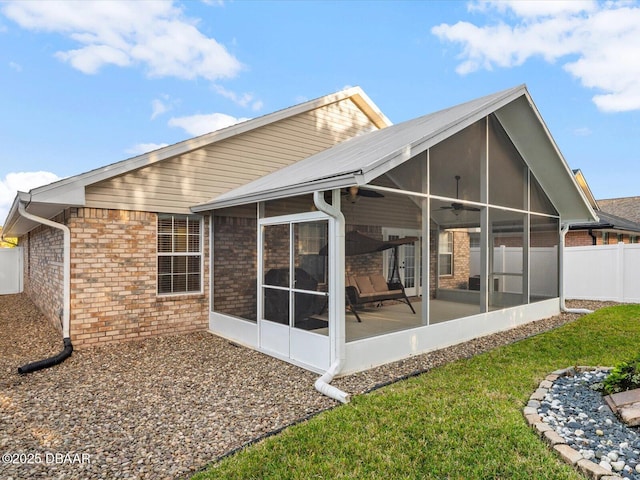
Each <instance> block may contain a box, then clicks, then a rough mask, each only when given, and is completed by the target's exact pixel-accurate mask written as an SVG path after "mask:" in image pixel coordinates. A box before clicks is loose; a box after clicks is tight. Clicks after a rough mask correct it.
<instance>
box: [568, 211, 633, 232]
mask: <svg viewBox="0 0 640 480" xmlns="http://www.w3.org/2000/svg"><path fill="white" fill-rule="evenodd" d="M598 217H599V218H600V220H599V221H597V222H591V223H582V224H574V225H571V226H570V227H569V230H616V231H617V233H632V234H637V233H640V223H636V222H633V221H631V220H628V219H626V218H621V217H618V216H616V215H612V214H610V213H607V212H603V211H602V210H599V211H598Z"/></svg>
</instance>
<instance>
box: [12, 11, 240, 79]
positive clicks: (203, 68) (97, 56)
mask: <svg viewBox="0 0 640 480" xmlns="http://www.w3.org/2000/svg"><path fill="white" fill-rule="evenodd" d="M1 9H2V13H4V15H5V16H7V17H8V18H10V19H11V20H13V21H14V22H16V23H17V24H18V25H20V26H21V27H22V28H25V29H27V30H33V31H44V32H53V33H58V34H60V35H63V36H65V37H67V38H69V39H70V40H73V41H74V42H76V43H77V44H78V46H79V48H76V49H71V50H66V51H59V52H56V54H55V55H56V57H57V58H59V59H60V60H62V61H65V62H68V63H70V64H71V65H72V66H73V67H74V68H76V69H78V70H80V71H81V72H83V73H86V74H95V73H97V72H98V71H99V70H100V69H101V68H102V67H104V66H105V65H116V66H119V67H127V66H132V65H144V66H145V67H146V70H147V73H148V75H149V76H152V77H178V78H184V79H194V78H198V77H202V78H205V79H208V80H216V79H220V78H230V77H234V76H235V75H236V74H237V73H239V71H240V70H241V69H242V64H241V63H240V62H239V61H238V60H237V59H236V58H235V57H234V56H233V55H231V54H230V53H229V52H228V51H227V50H226V48H225V47H224V46H223V45H221V44H219V43H218V42H217V41H216V40H215V39H213V38H209V37H207V36H205V35H204V34H202V33H201V32H200V31H199V30H198V28H197V27H196V25H197V20H196V19H192V18H187V17H186V16H185V15H184V14H183V11H182V9H181V8H179V7H177V6H175V5H174V2H173V1H167V0H165V1H147V2H131V1H115V0H113V1H109V2H104V1H83V2H73V1H57V2H24V1H9V2H7V3H4V4H3V5H2V8H1Z"/></svg>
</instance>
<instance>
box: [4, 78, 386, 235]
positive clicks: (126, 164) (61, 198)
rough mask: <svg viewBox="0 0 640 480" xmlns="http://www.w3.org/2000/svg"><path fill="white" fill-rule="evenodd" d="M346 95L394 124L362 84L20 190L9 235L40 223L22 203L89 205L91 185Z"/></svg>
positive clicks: (31, 206)
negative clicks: (23, 211) (25, 213)
mask: <svg viewBox="0 0 640 480" xmlns="http://www.w3.org/2000/svg"><path fill="white" fill-rule="evenodd" d="M346 98H349V99H350V100H352V101H353V103H355V104H356V105H357V107H358V108H359V109H360V110H361V111H362V112H363V113H364V114H365V115H366V116H367V117H368V118H369V119H370V121H371V123H372V124H373V125H375V126H376V127H377V128H385V127H388V126H390V125H392V123H391V121H390V120H389V119H388V118H387V117H386V116H385V115H384V114H383V113H382V112H381V111H380V109H378V107H377V106H376V105H375V104H374V103H373V102H372V101H371V99H370V98H369V97H368V96H367V95H366V94H365V93H364V91H362V89H361V88H360V87H352V88H348V89H345V90H343V91H340V92H337V93H334V94H330V95H326V96H323V97H320V98H316V99H314V100H310V101H307V102H304V103H301V104H299V105H295V106H292V107H289V108H285V109H283V110H279V111H277V112H274V113H271V114H268V115H264V116H261V117H258V118H255V119H252V120H247V121H245V122H242V123H238V124H236V125H233V126H230V127H227V128H224V129H221V130H216V131H214V132H211V133H207V134H205V135H201V136H199V137H195V138H191V139H188V140H185V141H182V142H179V143H176V144H174V145H169V146H167V147H164V148H160V149H158V150H154V151H152V152H148V153H145V154H143V155H139V156H136V157H133V158H130V159H127V160H123V161H120V162H117V163H113V164H111V165H107V166H105V167H101V168H97V169H94V170H91V171H89V172H86V173H82V174H80V175H75V176H73V177H69V178H65V179H63V180H59V181H57V182H54V183H51V184H49V185H45V186H42V187H38V188H34V189H32V190H31V191H30V192H28V193H25V192H18V194H17V195H16V198H15V199H14V202H13V205H12V207H11V209H10V211H9V214H8V216H7V219H6V221H5V222H4V231H5V233H6V234H7V235H13V236H20V235H23V234H25V233H26V232H28V231H30V230H32V229H33V228H35V227H36V226H37V225H38V224H37V223H35V222H33V221H31V220H27V219H25V218H24V217H21V216H20V215H19V213H18V203H19V202H23V203H24V204H26V205H27V211H28V212H30V213H32V214H35V215H37V216H40V217H44V218H52V217H54V216H55V215H57V214H59V213H60V212H62V211H64V210H65V209H66V208H69V207H82V206H85V204H86V203H85V202H86V200H85V193H86V188H87V187H88V186H91V185H95V184H97V183H99V182H103V181H105V180H109V179H112V178H115V177H118V176H121V175H124V174H127V173H129V172H132V171H134V170H137V169H141V168H144V167H148V166H151V165H154V164H157V163H158V162H162V161H163V160H167V159H171V158H175V157H177V156H179V155H184V154H186V153H189V152H192V151H194V150H198V149H201V148H203V147H206V146H208V145H212V144H215V143H217V142H221V141H222V140H227V139H230V138H232V137H235V136H238V135H240V134H243V133H246V132H250V131H254V130H256V129H258V128H260V127H263V126H266V125H271V124H274V123H275V122H279V121H281V120H285V119H288V118H292V117H294V116H296V115H299V114H302V113H305V112H308V111H311V110H315V109H318V108H320V107H323V106H326V105H329V104H332V103H336V102H338V101H341V100H343V99H346Z"/></svg>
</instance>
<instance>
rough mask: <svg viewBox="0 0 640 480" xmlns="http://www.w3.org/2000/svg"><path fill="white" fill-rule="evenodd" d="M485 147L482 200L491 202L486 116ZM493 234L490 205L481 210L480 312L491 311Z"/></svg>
mask: <svg viewBox="0 0 640 480" xmlns="http://www.w3.org/2000/svg"><path fill="white" fill-rule="evenodd" d="M484 121H485V137H484V138H485V140H484V141H485V148H484V152H483V155H482V156H481V157H480V201H481V202H482V203H484V204H485V205H488V203H489V160H488V159H489V119H488V117H485V119H484ZM492 262H493V236H492V235H490V234H489V207H488V206H485V207H484V208H482V209H481V210H480V312H481V313H486V312H488V311H489V289H490V288H491V285H489V283H490V282H489V272H491V271H492V270H493V263H492ZM490 265H491V266H490Z"/></svg>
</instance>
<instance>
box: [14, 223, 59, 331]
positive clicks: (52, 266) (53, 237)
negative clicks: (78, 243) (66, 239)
mask: <svg viewBox="0 0 640 480" xmlns="http://www.w3.org/2000/svg"><path fill="white" fill-rule="evenodd" d="M53 221H55V222H58V223H65V217H64V215H59V216H57V217H55V218H53ZM19 243H20V245H21V246H22V247H23V260H24V261H23V271H24V275H23V279H24V292H25V293H26V294H27V295H28V296H29V298H30V299H31V300H32V301H33V303H34V304H35V305H36V306H37V307H38V309H40V311H41V312H42V313H43V314H44V316H45V317H46V318H47V319H48V320H49V321H50V322H51V324H52V325H53V326H54V327H55V328H57V329H58V330H59V331H60V333H62V314H63V311H62V310H63V304H64V302H63V275H64V274H63V268H64V267H63V233H62V231H60V230H57V229H54V228H50V227H46V226H39V227H37V228H36V229H34V230H32V231H31V232H29V233H28V234H27V235H25V236H23V237H21V238H20V239H19Z"/></svg>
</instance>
